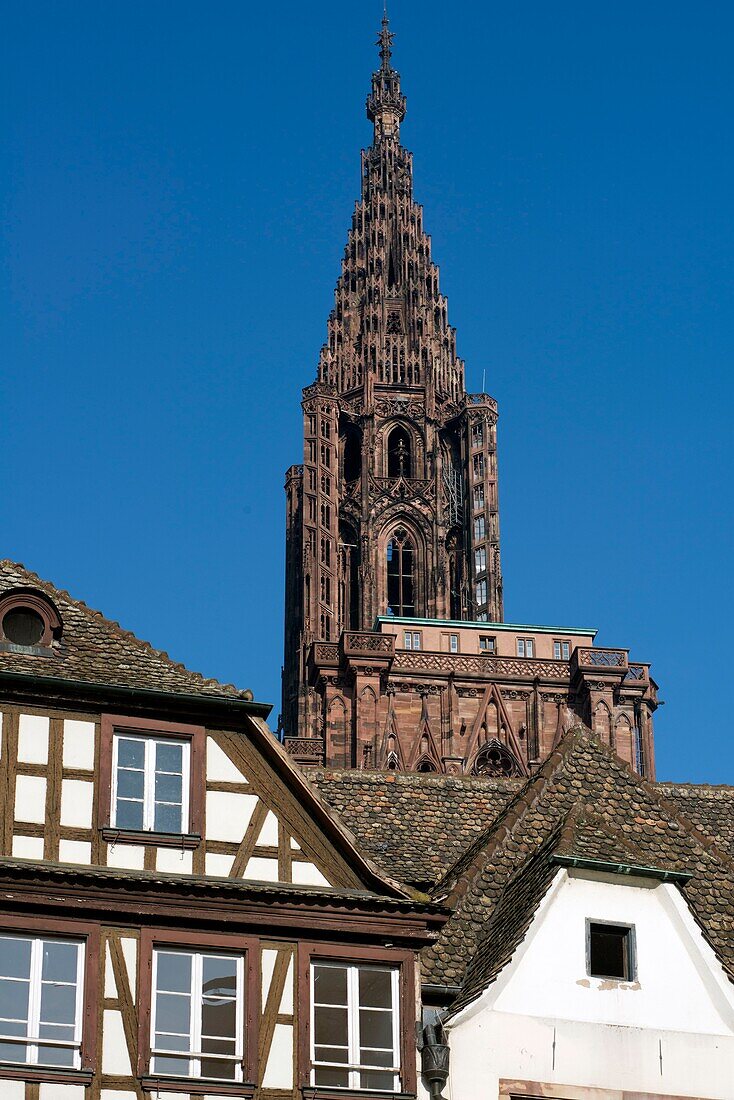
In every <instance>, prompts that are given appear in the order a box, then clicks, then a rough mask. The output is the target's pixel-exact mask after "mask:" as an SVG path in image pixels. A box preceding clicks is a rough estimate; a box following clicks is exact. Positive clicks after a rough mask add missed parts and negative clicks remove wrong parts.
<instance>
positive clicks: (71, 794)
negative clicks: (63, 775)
mask: <svg viewBox="0 0 734 1100" xmlns="http://www.w3.org/2000/svg"><path fill="white" fill-rule="evenodd" d="M93 801H94V784H93V783H91V782H90V783H87V782H85V781H84V780H83V779H62V780H61V824H62V825H72V826H75V827H76V828H80V829H91V828H92V805H93Z"/></svg>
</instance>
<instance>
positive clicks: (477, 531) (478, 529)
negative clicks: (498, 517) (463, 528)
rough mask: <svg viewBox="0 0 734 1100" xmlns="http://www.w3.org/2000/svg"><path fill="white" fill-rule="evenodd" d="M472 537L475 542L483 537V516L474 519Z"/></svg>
mask: <svg viewBox="0 0 734 1100" xmlns="http://www.w3.org/2000/svg"><path fill="white" fill-rule="evenodd" d="M474 538H475V539H476V540H477V542H479V540H480V539H483V538H484V516H477V518H476V519H475V520H474Z"/></svg>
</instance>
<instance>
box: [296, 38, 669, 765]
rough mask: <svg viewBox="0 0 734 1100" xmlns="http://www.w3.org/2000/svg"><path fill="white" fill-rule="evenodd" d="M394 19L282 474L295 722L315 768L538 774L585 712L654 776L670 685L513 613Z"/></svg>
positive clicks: (487, 400)
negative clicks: (418, 188)
mask: <svg viewBox="0 0 734 1100" xmlns="http://www.w3.org/2000/svg"><path fill="white" fill-rule="evenodd" d="M392 40H393V35H392V33H391V31H390V29H389V25H388V22H387V20H386V19H385V21H384V22H383V25H382V31H381V33H380V36H379V39H378V44H379V52H380V67H379V69H378V70H377V71H376V72H375V73H373V75H372V89H371V92H370V94H369V96H368V98H367V116H368V118H369V120H370V122H371V123H372V125H373V128H374V132H373V139H372V144H371V145H370V147H369V148H368V149H367V150H366V151H364V152H363V153H362V175H361V178H362V194H361V199H360V200H359V202H357V204H356V206H355V210H354V213H353V215H352V224H351V227H350V230H349V234H348V238H347V246H346V249H345V253H344V259H343V261H342V270H341V274H340V276H339V279H338V281H337V286H336V293H335V304H334V309H333V310H332V312H331V314H330V316H329V319H328V326H327V334H328V338H327V342H326V344H325V345H324V346H323V348H322V350H321V354H320V357H319V363H318V372H317V377H316V380H315V382H313V383H312V384H311V385H309V386H307V387H306V389H304V391H303V402H302V406H303V463H302V465H297V466H291V467H290V469H289V470H288V473H287V475H286V486H285V488H286V501H287V504H286V507H287V518H286V524H287V533H286V599H285V606H286V613H285V658H284V668H283V703H282V722H283V731H284V737H285V744H286V747H287V749H288V751H289V752H290V753H291V755H293V756H294V757H295V759H296V760H298V761H299V762H300V763H302V764H327V765H330V766H335V767H356V768H367V769H389V770H399V771H403V770H408V771H421V772H438V773H449V774H462V773H470V774H490V775H499V776H505V777H511V776H526V775H529V774H530V773H531V772H532V771H533V769H534V768H535V767H537V765H538V763H539V762H540V760H542V759H543V758H544V757H545V756H546V755H547V753H548V752H550V751H551V750H552V749H553V747H554V746H555V745H556V744H557V743H558V741H559V740H560V738H561V737H562V736H563V734H564V732H565V731H566V730H568V729H569V728H571V727H572V726H575V725H577V724H579V723H582V724H584V725H585V726H586V727H587V728H589V729H591V730H594V731H595V732H596V733H598V734H599V736H601V737H602V738H603V740H604V741H606V743H607V744H609V745H611V746H612V747H613V748H614V749H615V751H616V752H617V753H618V754H619V755H620V756H621V757H622V758H623V759H625V760H626V761H628V762H629V763H630V764H631V765H632V766H633V767H634V768H635V770H636V771H637V772H638V773H640V774H641V775H644V776H648V777H651V778H652V777H654V770H655V764H654V749H653V732H652V715H653V713H654V711H655V708H656V705H657V698H656V685H655V682H654V680H653V679H652V678H651V677H650V669H649V665H648V664H644V663H634V662H630V660H629V653H628V650H627V649H624V648H619V649H604V648H600V647H597V646H595V645H594V638H595V634H596V631H595V630H593V629H588V628H579V627H567V626H566V627H553V626H551V627H547V626H537V625H510V624H507V623H505V622H504V612H503V586H502V567H501V558H500V526H499V497H498V463H497V419H498V411H497V402H496V401H495V400H494V398H492V397H491V396H490V395H489V394H486V393H467V392H466V387H465V382H464V364H463V362H462V360H461V359H460V358H459V357H458V355H457V351H456V332H455V330H454V329H453V328H452V327H451V325H450V324H449V320H448V304H447V301H446V298H445V297H444V296H443V295H442V294H441V291H440V286H439V273H438V267H437V265H436V263H435V262H434V260H433V258H432V255H431V240H430V237H429V236H428V234H427V233H426V231H425V229H424V225H423V211H422V208H421V207H420V206H419V205H418V204H417V203H416V202H415V199H414V197H413V161H412V156H411V154H410V153H409V152H408V151H407V150H406V149H405V148H404V147H403V145H402V144H401V139H400V127H401V124H402V122H403V119H404V117H405V112H406V100H405V96H404V95H403V93H402V90H401V86H400V74H399V73H398V72H397V70H396V69H395V68H394V67H393V64H392Z"/></svg>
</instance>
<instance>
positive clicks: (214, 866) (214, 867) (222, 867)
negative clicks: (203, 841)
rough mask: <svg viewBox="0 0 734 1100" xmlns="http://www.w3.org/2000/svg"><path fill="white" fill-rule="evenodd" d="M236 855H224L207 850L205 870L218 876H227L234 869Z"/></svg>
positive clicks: (208, 873)
mask: <svg viewBox="0 0 734 1100" xmlns="http://www.w3.org/2000/svg"><path fill="white" fill-rule="evenodd" d="M233 863H234V856H227V855H223V854H221V853H219V852H207V854H206V858H205V860H204V870H205V871H206V873H207V875H215V876H216V877H218V878H227V876H228V875H229V872H230V871H231V870H232V864H233Z"/></svg>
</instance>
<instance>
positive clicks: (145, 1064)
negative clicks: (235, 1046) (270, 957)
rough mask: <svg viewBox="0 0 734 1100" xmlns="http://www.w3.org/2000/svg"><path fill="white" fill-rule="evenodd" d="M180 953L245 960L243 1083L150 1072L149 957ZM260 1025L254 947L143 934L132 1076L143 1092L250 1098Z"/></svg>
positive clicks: (187, 935) (245, 941)
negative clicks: (160, 952) (175, 950)
mask: <svg viewBox="0 0 734 1100" xmlns="http://www.w3.org/2000/svg"><path fill="white" fill-rule="evenodd" d="M157 947H160V948H161V949H163V950H170V949H171V948H176V947H180V948H183V949H185V950H189V951H201V952H204V953H206V952H213V953H215V954H216V953H217V952H222V953H226V954H231V955H242V956H243V957H244V960H245V962H244V973H245V988H244V998H245V1010H244V1029H245V1034H244V1041H243V1051H244V1058H243V1066H242V1077H243V1080H242V1081H219V1080H215V1079H212V1078H208V1077H173V1076H168V1075H158V1074H154V1073H151V1072H150V1057H151V1056H150V1044H151V1034H150V1027H151V1017H152V1008H153V951H154V950H155V949H156V948H157ZM259 1020H260V951H259V943H258V941H257V940H256V939H254V938H252V937H249V936H238V935H236V934H232V933H231V934H221V933H208V932H179V931H177V930H176V929H171V928H161V929H158V928H143V929H142V931H141V933H140V948H139V956H138V1064H137V1067H136V1068H137V1076H138V1078H139V1080H140V1082H141V1084H142V1087H143V1088H144V1089H146V1090H150V1091H151V1092H153V1093H155V1092H156V1090H157V1092H160V1093H166V1092H177V1093H181V1092H187V1093H191V1094H193V1095H200V1096H235V1097H237V1098H238V1100H239V1098H240V1097H242V1098H246V1097H251V1096H252V1095H253V1094H254V1091H255V1084H254V1082H255V1080H256V1077H257V1058H258V1024H259Z"/></svg>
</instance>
